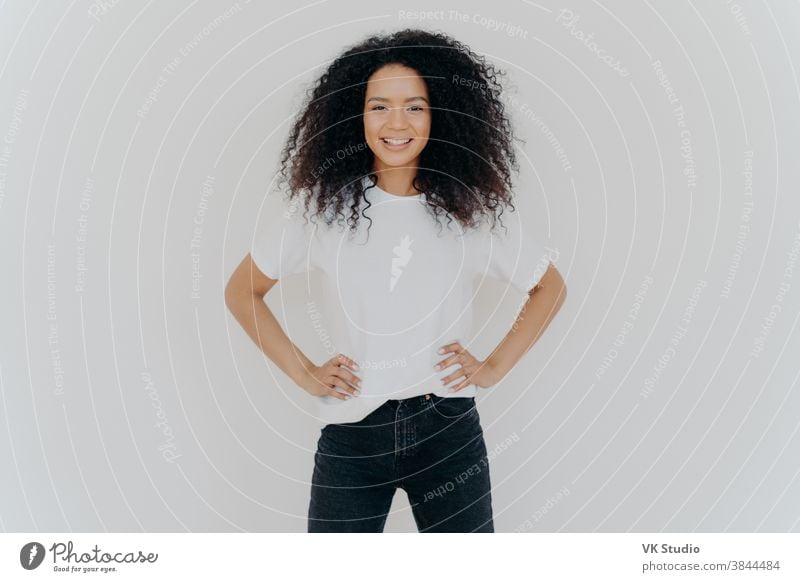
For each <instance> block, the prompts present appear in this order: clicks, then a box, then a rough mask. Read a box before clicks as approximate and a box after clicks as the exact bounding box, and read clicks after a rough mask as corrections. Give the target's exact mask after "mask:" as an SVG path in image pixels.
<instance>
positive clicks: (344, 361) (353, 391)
mask: <svg viewBox="0 0 800 582" xmlns="http://www.w3.org/2000/svg"><path fill="white" fill-rule="evenodd" d="M345 366H347V367H349V368H352V369H353V370H358V364H356V363H355V362H354V361H353V360H351V359H350V358H348V357H347V356H344V355H342V354H338V355H336V356H334V357H332V358H331V359H330V360H328V361H327V362H325V363H324V364H322V365H321V366H311V367H309V368H308V369H307V370H306V373H305V375H304V376H303V378H302V379H301V380H300V381H299V382H297V385H298V386H300V388H302V389H303V390H305V391H306V392H308V393H309V394H311V395H312V396H333V397H334V398H338V399H339V400H347V399H349V398H350V396H351V395H353V396H358V395H359V394H361V392H360V390H358V388H359V387H360V386H361V378H359V377H358V376H356V375H355V374H354V373H353V372H351V371H350V370H348V369H347V368H346V367H345ZM337 386H338V387H339V388H341V389H342V390H344V393H342V392H340V391H339V390H337V389H336V387H337Z"/></svg>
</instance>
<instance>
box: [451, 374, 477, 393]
mask: <svg viewBox="0 0 800 582" xmlns="http://www.w3.org/2000/svg"><path fill="white" fill-rule="evenodd" d="M470 384H472V375H470V374H467V377H466V378H465V379H464V381H463V382H461V383H460V384H457V385H456V386H452V387H450V388H448V390H449V391H450V392H458V391H459V390H462V389H464V388H466V387H467V386H469V385H470Z"/></svg>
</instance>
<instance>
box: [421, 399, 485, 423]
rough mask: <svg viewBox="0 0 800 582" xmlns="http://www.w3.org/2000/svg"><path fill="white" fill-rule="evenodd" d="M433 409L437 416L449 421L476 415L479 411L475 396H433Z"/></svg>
mask: <svg viewBox="0 0 800 582" xmlns="http://www.w3.org/2000/svg"><path fill="white" fill-rule="evenodd" d="M431 408H432V409H433V411H434V412H435V413H436V414H437V415H439V416H441V417H442V418H446V419H448V420H453V419H456V418H461V417H462V416H467V415H470V414H475V413H476V412H477V410H478V409H477V407H476V406H475V397H474V396H469V397H463V396H450V397H447V398H445V397H444V396H436V395H435V394H433V395H431Z"/></svg>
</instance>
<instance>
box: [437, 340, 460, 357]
mask: <svg viewBox="0 0 800 582" xmlns="http://www.w3.org/2000/svg"><path fill="white" fill-rule="evenodd" d="M459 350H461V342H453V343H450V344H446V345H443V346H442V347H441V348H439V353H440V354H449V353H451V352H456V351H459Z"/></svg>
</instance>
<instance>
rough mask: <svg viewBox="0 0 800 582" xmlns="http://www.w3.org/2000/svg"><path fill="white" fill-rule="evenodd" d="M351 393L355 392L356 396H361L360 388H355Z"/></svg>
mask: <svg viewBox="0 0 800 582" xmlns="http://www.w3.org/2000/svg"><path fill="white" fill-rule="evenodd" d="M353 394H355V395H356V396H361V390H358V389H356V390H354V391H353Z"/></svg>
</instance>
